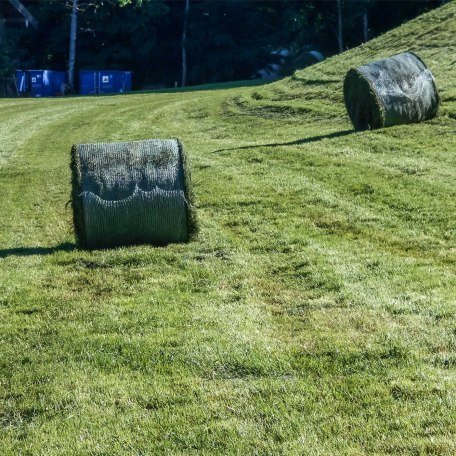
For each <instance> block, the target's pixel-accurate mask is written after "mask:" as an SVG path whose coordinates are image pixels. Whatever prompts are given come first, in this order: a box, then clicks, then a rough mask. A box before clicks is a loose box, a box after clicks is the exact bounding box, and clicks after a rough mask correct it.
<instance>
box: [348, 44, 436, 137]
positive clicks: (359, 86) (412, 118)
mask: <svg viewBox="0 0 456 456" xmlns="http://www.w3.org/2000/svg"><path fill="white" fill-rule="evenodd" d="M344 100H345V106H346V107H347V111H348V115H349V116H350V120H351V121H352V123H353V126H354V127H355V129H356V130H366V129H374V128H382V127H389V126H392V125H400V124H407V123H413V122H421V121H423V120H427V119H431V118H432V117H434V116H435V115H436V114H437V111H438V108H439V104H440V98H439V95H438V92H437V87H436V85H435V80H434V77H433V76H432V73H431V72H430V71H429V70H428V69H427V67H426V65H425V64H424V62H423V61H422V60H421V59H420V58H419V57H418V56H416V55H415V54H413V53H412V52H405V53H403V54H398V55H394V56H392V57H389V58H387V59H383V60H377V61H375V62H371V63H368V64H366V65H363V66H361V67H359V68H352V69H351V70H349V71H348V73H347V75H346V76H345V81H344Z"/></svg>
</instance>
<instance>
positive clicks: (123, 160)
mask: <svg viewBox="0 0 456 456" xmlns="http://www.w3.org/2000/svg"><path fill="white" fill-rule="evenodd" d="M71 170H72V205H73V220H74V228H75V233H76V238H77V243H78V245H79V246H80V247H84V248H90V249H95V248H108V247H116V246H122V245H131V244H153V245H166V244H169V243H174V242H187V241H189V240H190V238H191V237H192V236H193V235H194V234H195V232H196V218H195V212H194V209H193V205H192V203H193V194H192V190H191V183H190V172H189V168H188V164H187V161H186V155H185V151H184V148H183V147H182V144H181V142H180V141H179V140H176V139H169V140H158V139H150V140H144V141H132V142H119V143H98V144H78V145H75V146H73V148H72V153H71Z"/></svg>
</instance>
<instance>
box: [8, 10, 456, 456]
mask: <svg viewBox="0 0 456 456" xmlns="http://www.w3.org/2000/svg"><path fill="white" fill-rule="evenodd" d="M455 34H456V3H450V4H447V5H445V6H443V7H442V8H440V9H438V10H435V11H433V12H431V13H429V14H427V15H425V16H423V17H421V18H419V19H417V20H415V21H413V22H410V23H408V24H406V25H405V26H403V27H401V28H399V29H397V30H394V31H392V32H390V33H388V34H386V35H384V36H382V37H380V38H379V39H376V40H373V41H371V42H369V43H367V44H365V45H364V46H361V47H359V48H357V49H354V50H352V51H349V52H347V53H344V54H342V55H340V56H337V57H334V58H332V59H330V60H328V61H326V62H323V63H321V64H318V65H315V66H313V67H311V68H308V69H306V70H304V71H299V72H298V73H296V74H295V75H294V76H293V77H291V78H289V79H285V80H282V81H279V82H276V83H273V84H268V85H264V86H258V87H238V88H236V87H233V88H230V89H226V88H224V89H223V90H222V89H220V90H200V91H191V92H183V93H151V94H132V95H129V96H114V97H92V98H70V99H41V100H40V99H28V100H24V99H22V100H3V101H1V102H0V106H1V110H0V138H1V141H0V194H1V198H0V246H1V247H0V424H1V434H0V436H1V437H0V454H2V455H16V454H30V455H32V454H33V455H37V454H43V455H44V454H46V455H62V454H65V455H67V454H74V455H79V454H94V455H95V454H97V455H102V454H104V455H115V454H240V455H244V454H265V455H266V454H287V455H288V454H296V455H303V454H308V455H318V454H325V455H326V454H328V455H329V454H347V455H363V454H365V455H373V454H413V455H419V454H441V455H453V454H455V453H456V350H455V348H456V318H455V310H456V268H455V266H456V242H455V237H456V221H455V220H456V217H455V215H456V186H455V179H456V171H455V170H456V166H455V165H456V156H455V151H456V137H455V132H456V63H455V61H454V60H455V58H456V57H455V55H456V43H455V41H454V36H455ZM404 50H412V51H415V52H417V53H418V54H419V55H420V56H421V57H422V58H423V59H424V60H425V62H426V63H427V64H428V65H429V67H430V69H431V70H432V71H433V73H434V75H435V77H436V80H437V84H438V87H439V88H440V93H441V96H442V101H443V104H442V108H441V111H440V114H439V116H438V117H437V118H435V119H433V120H431V121H429V122H426V123H423V124H420V125H409V126H399V127H393V128H388V129H383V130H376V131H365V132H360V133H355V132H354V131H353V130H352V127H351V125H350V123H349V121H348V117H347V115H346V113H345V108H344V106H343V102H342V79H343V76H344V74H345V72H346V71H347V70H348V69H349V68H350V67H351V66H357V65H359V64H361V63H364V62H366V61H370V60H372V59H375V58H377V57H385V56H388V55H391V54H392V53H397V52H400V51H404ZM213 88H217V87H213ZM176 136H177V137H180V138H181V139H182V140H183V142H184V144H185V145H186V148H187V151H188V154H189V158H190V160H191V164H192V174H193V176H192V177H193V182H194V189H195V193H196V196H197V205H198V215H199V223H200V234H199V236H198V238H197V239H196V241H195V242H192V243H190V244H187V245H185V244H182V245H171V246H169V247H167V248H153V247H150V246H139V247H132V248H123V249H117V250H106V251H94V252H86V251H81V250H77V249H75V248H74V237H73V233H72V226H71V220H72V216H71V209H70V205H68V206H67V205H66V203H67V202H68V199H69V197H70V172H69V159H70V148H71V145H72V144H73V143H86V142H92V141H111V140H112V141H116V140H135V139H142V138H171V137H176Z"/></svg>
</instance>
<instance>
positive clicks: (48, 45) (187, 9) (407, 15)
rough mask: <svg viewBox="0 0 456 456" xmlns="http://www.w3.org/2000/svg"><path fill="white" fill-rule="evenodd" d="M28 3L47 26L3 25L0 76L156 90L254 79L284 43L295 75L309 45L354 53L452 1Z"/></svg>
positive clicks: (0, 78)
mask: <svg viewBox="0 0 456 456" xmlns="http://www.w3.org/2000/svg"><path fill="white" fill-rule="evenodd" d="M23 3H24V5H25V6H26V7H27V8H28V9H29V10H30V12H31V13H32V14H33V15H34V17H36V18H37V20H38V21H39V26H38V27H37V28H36V29H34V28H25V27H18V26H14V27H13V26H8V27H6V26H5V25H4V24H3V25H0V47H1V50H0V82H1V81H5V80H7V79H8V78H9V77H10V76H11V73H12V71H13V69H14V68H23V69H31V68H47V69H56V70H68V68H69V66H70V69H71V68H73V69H74V70H77V69H101V68H103V69H123V70H131V71H133V72H134V75H135V77H134V84H135V87H136V88H153V87H170V86H175V85H176V84H177V85H187V84H201V83H210V82H220V81H229V80H236V79H247V78H251V77H253V76H254V75H255V74H256V73H257V72H258V70H260V69H262V68H267V67H268V65H270V64H272V63H274V59H276V58H277V54H274V51H277V50H281V49H287V50H288V51H289V55H290V57H289V64H288V65H287V66H286V68H287V71H293V70H294V69H295V68H296V67H299V66H302V65H303V64H304V62H303V61H302V59H300V58H301V56H302V55H303V53H304V52H305V51H308V50H318V51H320V52H321V53H323V54H324V55H326V56H330V55H333V54H335V53H337V52H341V51H344V50H346V49H349V48H351V47H354V46H357V45H359V44H360V43H362V42H364V41H366V40H368V39H370V38H373V37H375V36H377V35H378V34H380V33H383V32H385V31H386V30H388V29H390V28H392V27H395V26H397V25H399V24H401V23H402V22H404V21H406V20H408V19H411V18H413V17H415V16H417V15H419V14H421V13H423V12H425V11H428V10H430V9H432V8H435V7H437V6H439V5H440V4H441V3H442V0H419V1H380V0H356V1H355V0H328V1H295V0H274V1H271V0H269V1H263V0H256V1H253V0H182V1H181V0H175V1H172V0H42V1H39V2H35V1H24V2H23ZM1 8H2V6H1V5H0V18H1V15H2V10H1ZM0 24H2V22H0ZM71 43H72V45H73V47H71V45H70V44H71ZM75 74H76V75H77V72H75Z"/></svg>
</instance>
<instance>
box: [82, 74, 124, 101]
mask: <svg viewBox="0 0 456 456" xmlns="http://www.w3.org/2000/svg"><path fill="white" fill-rule="evenodd" d="M131 82H132V73H131V71H117V70H81V71H80V72H79V93H80V94H81V95H95V94H99V93H124V92H130V91H131Z"/></svg>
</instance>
